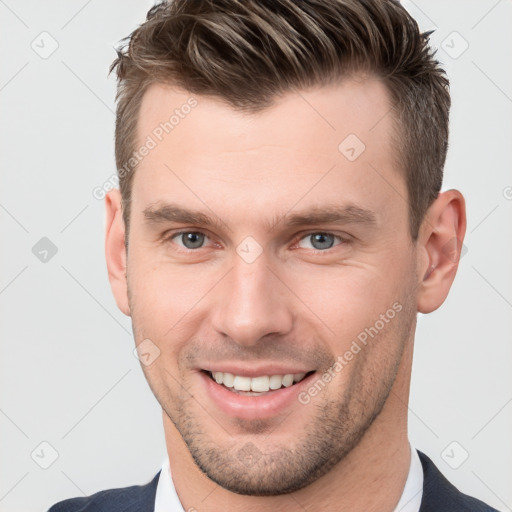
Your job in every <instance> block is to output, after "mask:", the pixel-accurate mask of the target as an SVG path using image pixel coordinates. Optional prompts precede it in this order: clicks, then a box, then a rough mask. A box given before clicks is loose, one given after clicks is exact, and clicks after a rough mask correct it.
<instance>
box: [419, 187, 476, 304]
mask: <svg viewBox="0 0 512 512" xmlns="http://www.w3.org/2000/svg"><path fill="white" fill-rule="evenodd" d="M420 233H421V235H420V241H419V243H420V244H421V246H422V247H421V249H422V254H423V258H422V261H421V263H420V268H419V272H418V275H419V276H422V281H421V282H420V283H419V285H418V286H419V290H418V295H417V297H418V304H417V308H418V311H419V312H420V313H431V312H432V311H435V310H436V309H437V308H439V307H440V306H441V304H442V303H443V302H444V301H445V299H446V297H447V296H448V292H449V291H450V288H451V285H452V283H453V280H454V279H455V274H456V273H457V268H458V265H459V260H460V255H461V251H462V247H463V243H462V242H463V240H464V236H465V233H466V206H465V201H464V196H463V195H462V194H461V193H460V192H459V191H458V190H454V189H451V190H448V191H446V192H443V193H441V194H439V196H438V197H437V199H436V200H435V201H434V202H433V203H432V204H431V206H430V207H429V209H428V211H427V213H426V214H425V218H424V220H423V223H422V226H421V229H420Z"/></svg>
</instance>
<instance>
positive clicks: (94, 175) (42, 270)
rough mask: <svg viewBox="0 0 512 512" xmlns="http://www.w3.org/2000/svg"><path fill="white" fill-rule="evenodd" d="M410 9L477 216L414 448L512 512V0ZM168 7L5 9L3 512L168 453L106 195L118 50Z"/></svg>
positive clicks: (0, 193) (10, 1)
mask: <svg viewBox="0 0 512 512" xmlns="http://www.w3.org/2000/svg"><path fill="white" fill-rule="evenodd" d="M404 3H405V5H406V6H407V8H408V9H409V10H410V12H411V13H412V14H413V15H414V16H415V17H416V19H417V20H418V21H419V23H420V25H421V27H422V29H424V30H427V29H431V28H436V32H435V34H434V35H433V36H432V41H433V42H434V44H435V45H436V46H439V47H440V49H439V58H440V59H441V60H442V61H443V63H445V67H446V69H447V71H448V74H449V77H450V80H451V90H452V99H453V109H452V115H451V146H450V150H449V156H448V161H447V165H446V171H445V182H444V187H443V190H447V189H449V188H458V189H459V190H461V192H462V193H463V194H464V196H465V198H466V202H467V210H468V229H467V234H466V239H465V242H464V243H465V246H466V248H467V253H466V254H465V255H464V256H463V258H462V260H461V262H460V266H459V270H458V274H457V276H456V278H455V282H454V285H453V287H452V290H451V292H450V295H449V297H448V298H447V300H446V302H445V303H444V304H443V306H442V307H441V308H440V309H439V310H437V311H435V312H434V313H432V314H430V315H427V316H421V315H419V316H420V318H419V321H418V330H417V336H416V347H415V359H414V366H413V378H412V387H411V399H410V408H409V409H410V414H409V428H410V439H411V442H412V444H413V445H414V446H415V447H417V448H419V449H421V450H423V451H424V452H426V453H427V454H428V455H429V456H430V457H431V458H432V459H433V460H434V462H435V463H436V464H437V466H438V467H439V468H440V469H441V471H443V473H444V474H445V475H446V477H447V478H448V479H449V480H450V481H451V482H453V483H454V484H455V485H457V486H458V487H459V488H460V489H461V490H462V491H464V492H466V493H469V494H472V495H474V496H476V497H479V498H481V499H483V500H484V501H486V502H488V503H489V504H491V505H492V506H494V507H496V508H497V509H498V510H501V511H505V510H511V509H512V487H511V486H510V482H511V481H512V462H511V461H512V439H511V435H510V432H512V385H511V383H512V372H511V369H512V357H511V356H512V353H511V352H512V348H511V347H512V344H511V343H510V342H511V324H512V314H511V313H512V286H511V281H512V280H511V273H512V272H511V265H510V262H511V261H512V250H511V249H512V236H511V233H512V231H511V228H512V226H511V224H512V222H511V221H512V216H511V212H512V176H511V174H510V168H511V152H510V147H511V141H512V133H511V132H512V126H511V112H512V72H511V66H510V62H511V60H510V59H511V55H512V51H511V50H512V35H511V31H510V19H511V14H512V3H511V1H510V0H500V1H497V0H485V1H484V0H473V1H468V0H457V1H454V0H451V1H450V2H447V1H445V0H436V1H433V0H428V1H427V0H421V1H420V0H415V1H414V2H412V1H410V0H408V1H406V2H404ZM151 5H152V2H150V1H148V0H145V1H141V0H139V1H136V0H129V1H127V0H115V1H114V0H111V1H108V2H105V1H102V2H100V1H99V0H88V1H87V0H72V1H70V0H66V1H65V0H48V1H46V2H41V1H36V0H30V1H28V0H26V1H15V0H0V37H1V46H0V102H1V106H0V115H1V117H0V120H1V128H0V129H1V131H0V158H1V160H0V172H1V190H0V236H1V238H0V240H1V246H0V247H1V249H0V311H1V318H0V335H1V358H0V365H1V373H0V376H1V377H0V378H1V388H0V389H1V396H0V399H1V402H0V433H1V436H0V443H1V444H0V449H1V457H0V461H1V466H0V511H2V512H21V511H23V512H32V511H34V512H35V511H40V510H45V509H46V508H47V507H48V506H50V505H51V504H53V503H55V502H56V501H59V500H62V499H64V498H69V497H72V496H80V495H85V494H92V493H94V492H97V491H99V490H102V489H106V488H111V487H116V486H126V485H132V484H141V483H146V482H148V481H149V480H150V479H151V478H152V477H153V476H154V474H155V473H156V472H157V471H158V469H159V467H160V465H161V463H162V462H163V460H164V458H165V456H166V453H165V443H164V438H163V428H162V420H161V412H160V408H159V406H158V404H157V402H156V400H155V398H154V397H153V395H152V393H151V391H150V389H149V387H148V385H147V383H146V381H145V379H144V377H143V373H142V371H141V368H140V365H139V362H138V360H137V359H136V358H135V357H134V355H133V353H132V351H133V347H134V342H133V338H132V334H131V324H130V320H129V318H127V317H125V316H124V315H123V314H122V313H121V312H120V311H118V309H117V306H116V304H115V302H114V299H113V297H112V294H111V290H110V286H109V283H108V279H107V272H106V265H105V258H104V215H105V213H104V204H103V201H100V200H98V199H96V198H95V197H94V196H93V193H92V192H93V190H94V189H95V187H98V186H100V187H102V186H103V185H104V184H105V183H106V182H107V181H108V180H109V179H110V178H111V176H112V175H113V173H114V172H115V162H114V149H113V133H114V132H113V130H114V108H115V105H114V94H115V81H114V77H113V76H112V77H110V78H109V79H107V70H108V67H109V65H110V63H111V62H112V60H113V59H114V57H115V52H114V49H113V47H114V46H115V45H117V43H118V41H119V40H120V39H121V38H123V37H124V36H126V35H128V34H129V33H130V32H131V31H132V30H133V29H134V28H135V26H136V25H137V24H139V23H141V22H142V21H143V20H144V18H145V14H146V11H147V10H148V8H149V7H150V6H151ZM42 32H47V33H48V34H49V35H48V34H42V35H41V33H42ZM455 32H456V33H455ZM56 44H58V48H57V49H56V50H55V51H54V52H53V53H52V54H51V55H47V54H48V53H49V52H50V51H51V50H52V45H53V46H54V45H56ZM466 44H467V45H469V46H468V48H467V49H465V46H466ZM463 50H465V51H463ZM43 57H46V58H43ZM43 237H47V238H48V239H50V240H51V242H52V243H53V244H54V245H55V246H56V248H57V251H58V252H57V253H56V254H55V255H54V256H52V254H51V252H49V253H48V254H46V255H45V253H44V247H43V248H41V247H40V246H36V244H37V243H38V242H39V241H40V239H41V238H43ZM39 243H40V244H44V243H45V242H39ZM46 243H47V242H46ZM34 246H36V249H35V250H34V252H35V253H36V254H37V255H38V257H36V254H34V252H33V247H34ZM40 251H43V252H40ZM45 256H46V259H47V261H46V262H43V261H40V259H39V258H44V257H45ZM454 441H455V444H452V443H453V442H454ZM43 442H45V443H49V445H51V447H49V446H48V445H47V444H43V445H41V443H43ZM52 450H55V451H56V452H57V454H58V458H57V459H56V460H55V461H54V462H53V463H52V464H51V465H50V466H49V467H48V468H47V469H43V468H42V467H41V464H42V465H45V464H49V463H50V462H52V454H53V451H52ZM466 452H467V454H468V455H469V456H468V458H467V460H465V461H464V462H463V463H462V465H460V467H458V469H453V468H452V467H450V465H451V466H456V465H458V464H460V462H461V461H462V460H463V458H464V457H465V454H466ZM443 454H444V455H443Z"/></svg>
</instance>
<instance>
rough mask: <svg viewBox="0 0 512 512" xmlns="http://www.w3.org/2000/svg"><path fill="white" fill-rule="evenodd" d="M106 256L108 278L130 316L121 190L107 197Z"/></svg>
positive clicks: (124, 310)
mask: <svg viewBox="0 0 512 512" xmlns="http://www.w3.org/2000/svg"><path fill="white" fill-rule="evenodd" d="M105 210H106V220H105V256H106V262H107V269H108V278H109V281H110V286H111V288H112V293H113V294H114V298H115V300H116V303H117V306H118V307H119V309H120V310H121V311H122V312H123V313H124V314H125V315H127V316H130V306H129V302H128V283H127V276H126V269H127V267H126V246H125V225H124V221H123V216H122V209H121V192H120V191H119V190H118V189H114V190H111V191H110V192H109V193H108V194H107V195H106V197H105Z"/></svg>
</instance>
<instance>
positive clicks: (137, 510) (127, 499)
mask: <svg viewBox="0 0 512 512" xmlns="http://www.w3.org/2000/svg"><path fill="white" fill-rule="evenodd" d="M159 476H160V471H159V472H158V473H157V474H156V475H155V476H154V477H153V479H152V480H151V481H150V482H149V483H147V484H145V485H132V486H130V487H121V488H118V489H107V490H105V491H99V492H97V493H95V494H92V495H91V496H86V497H83V498H71V499H67V500H64V501H59V502H58V503H56V504H55V505H53V506H52V507H50V508H49V509H48V511H47V512H107V511H108V512H153V511H154V508H155V495H156V488H157V485H158V478H159Z"/></svg>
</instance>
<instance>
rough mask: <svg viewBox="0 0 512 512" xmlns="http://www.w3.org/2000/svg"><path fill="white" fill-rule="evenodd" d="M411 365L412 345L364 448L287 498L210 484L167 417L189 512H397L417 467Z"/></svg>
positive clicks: (174, 469) (173, 461) (176, 477)
mask: <svg viewBox="0 0 512 512" xmlns="http://www.w3.org/2000/svg"><path fill="white" fill-rule="evenodd" d="M411 362H412V343H411V344H409V347H407V348H406V353H404V354H403V357H402V361H401V364H400V369H399V371H398V375H397V378H396V380H395V383H394V385H393V388H392V390H391V393H390V395H389V397H388V400H387V401H386V404H385V405H384V407H383V409H382V411H381V413H380V414H379V415H378V416H377V418H376V419H375V420H374V422H373V424H372V425H371V427H370V428H369V429H368V430H367V432H366V433H365V435H364V436H363V438H362V439H361V441H360V442H359V443H358V445H357V446H356V447H355V448H354V449H353V450H352V451H351V452H350V453H349V454H347V456H346V457H345V458H344V459H343V460H341V461H340V462H339V463H338V464H337V465H336V466H335V467H334V468H333V469H331V471H329V472H328V473H327V474H325V475H324V476H322V477H321V478H319V479H318V480H316V481H315V482H313V483H312V484H311V485H309V486H307V487H305V488H303V489H300V490H298V491H295V492H293V493H289V494H284V495H281V496H264V497H261V496H243V495H239V494H235V493H233V492H230V491H228V490H226V489H224V488H222V487H220V486H219V485H217V484H216V483H215V482H213V481H212V480H210V479H209V478H208V477H207V476H206V475H205V474H204V473H203V472H202V471H201V470H200V469H199V468H198V467H197V466H196V464H195V463H194V460H193V459H192V456H191V455H190V452H189V451H188V448H187V446H186V444H185V443H184V441H183V439H182V437H181V435H180V434H179V432H178V431H177V430H176V428H175V426H174V424H173V423H172V422H171V420H170V419H169V418H168V416H167V414H165V412H164V413H163V418H164V430H165V438H166V444H167V451H168V455H169V462H170V466H171V474H172V479H173V482H174V486H175V488H176V492H177V494H178V497H179V499H180V501H181V503H182V505H183V508H184V510H201V512H213V511H217V510H225V511H227V512H230V511H237V510H244V511H247V512H256V511H258V512H261V511H272V512H275V511H286V512H291V511H295V510H296V511H301V512H302V511H303V510H340V511H351V512H359V511H361V512H363V511H364V512H392V511H393V510H394V508H395V506H396V505H397V503H398V501H399V499H400V496H401V495H402V492H403V489H404V485H405V481H406V479H407V475H408V472H409V466H410V462H411V461H410V445H409V441H408V436H407V411H408V408H407V403H408V398H409V396H408V395H409V380H410V369H411Z"/></svg>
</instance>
